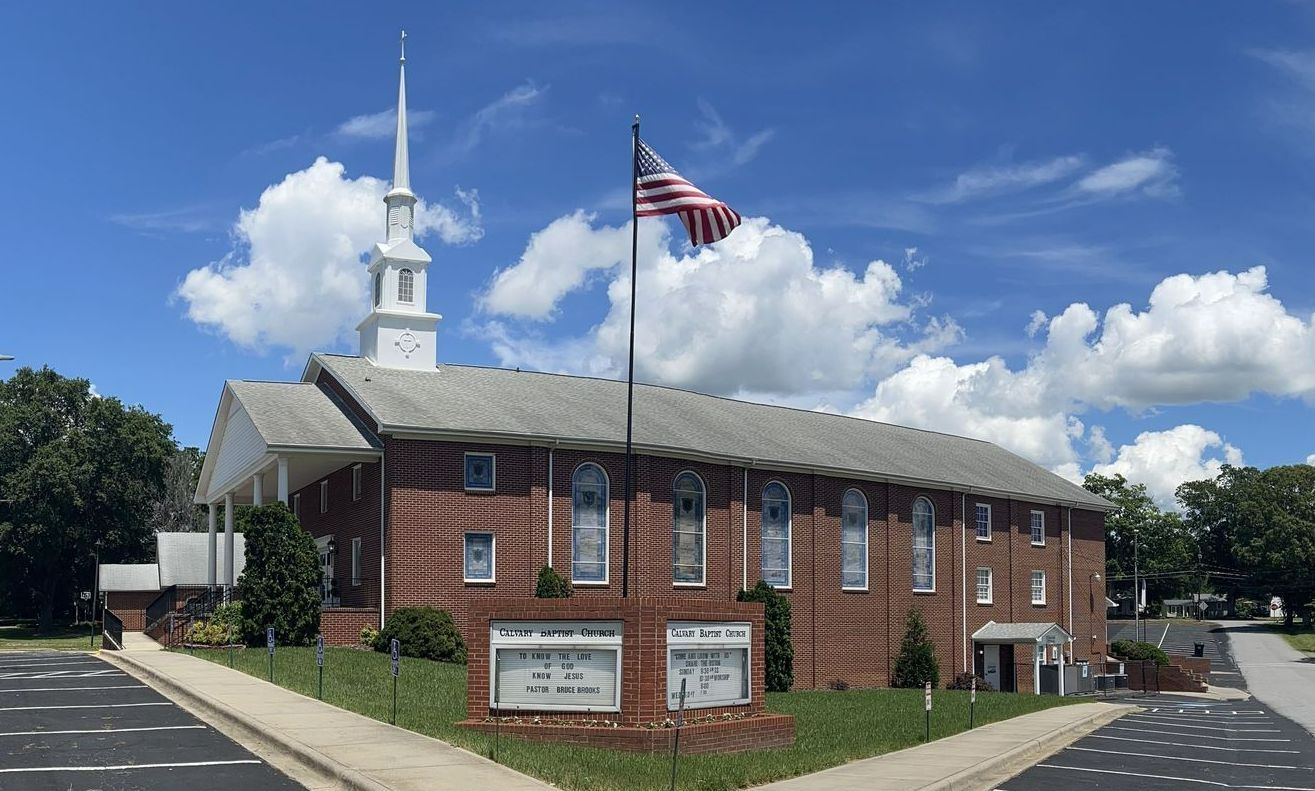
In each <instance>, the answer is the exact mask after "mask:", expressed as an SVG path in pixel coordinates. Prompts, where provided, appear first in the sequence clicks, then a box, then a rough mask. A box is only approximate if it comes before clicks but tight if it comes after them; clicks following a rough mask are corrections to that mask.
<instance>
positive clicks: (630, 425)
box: [621, 113, 639, 598]
mask: <svg viewBox="0 0 1315 791" xmlns="http://www.w3.org/2000/svg"><path fill="white" fill-rule="evenodd" d="M630 133H631V134H630V364H629V365H627V366H626V472H625V498H626V504H625V516H624V517H623V519H622V524H621V596H622V598H629V596H630V490H631V485H632V479H633V477H634V476H633V474H632V468H633V467H634V464H635V462H634V457H633V456H632V455H631V453H630V445H631V439H632V438H633V436H634V423H635V280H636V277H635V275H636V272H637V271H638V268H639V267H638V266H637V262H638V259H639V205H638V204H639V114H638V113H635V122H634V123H633V124H631V126H630Z"/></svg>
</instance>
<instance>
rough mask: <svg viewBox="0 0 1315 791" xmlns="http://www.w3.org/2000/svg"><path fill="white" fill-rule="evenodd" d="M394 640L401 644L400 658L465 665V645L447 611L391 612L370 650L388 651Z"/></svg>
mask: <svg viewBox="0 0 1315 791" xmlns="http://www.w3.org/2000/svg"><path fill="white" fill-rule="evenodd" d="M394 639H396V640H397V641H398V642H399V643H401V649H402V656H413V657H416V658H419V659H433V660H434V661H436V662H455V663H457V664H463V665H464V664H465V663H466V643H465V641H464V640H462V639H461V632H459V631H457V625H456V623H454V622H453V621H452V616H451V615H450V614H449V613H448V611H447V610H436V609H434V608H433V607H402V608H400V609H398V610H395V611H394V612H393V614H392V616H390V617H389V618H388V622H387V623H385V624H384V628H383V631H381V632H379V636H378V637H377V638H375V641H374V650H376V651H385V652H386V651H388V650H390V647H391V645H392V641H393V640H394Z"/></svg>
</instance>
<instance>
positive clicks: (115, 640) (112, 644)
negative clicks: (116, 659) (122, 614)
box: [101, 610, 123, 651]
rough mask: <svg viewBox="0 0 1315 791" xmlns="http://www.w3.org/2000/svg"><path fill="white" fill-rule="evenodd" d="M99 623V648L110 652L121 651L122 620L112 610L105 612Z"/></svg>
mask: <svg viewBox="0 0 1315 791" xmlns="http://www.w3.org/2000/svg"><path fill="white" fill-rule="evenodd" d="M102 618H103V619H104V620H103V621H102V622H101V646H102V647H103V648H108V649H110V650H111V651H122V650H123V620H122V619H120V618H119V616H117V615H115V614H114V612H113V611H112V610H105V611H104V613H103V614H102Z"/></svg>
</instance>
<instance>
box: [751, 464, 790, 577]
mask: <svg viewBox="0 0 1315 791" xmlns="http://www.w3.org/2000/svg"><path fill="white" fill-rule="evenodd" d="M773 484H776V485H777V486H780V487H781V489H782V490H784V491H785V569H784V571H785V584H784V585H775V584H773V583H771V582H767V580H766V575H765V574H763V571H764V568H763V560H764V558H765V555H764V553H763V551H762V542H763V538H764V535H763V512H764V511H766V507H765V506H764V502H765V501H766V499H767V497H766V495H767V488H768V487H770V486H771V485H773ZM778 570H779V569H778ZM758 574H759V576H760V577H761V578H762V579H763V581H764V582H767V584H768V585H771V586H772V587H773V588H775V589H776V590H793V586H794V495H793V494H792V493H791V492H790V487H789V486H786V485H785V482H784V481H778V480H770V481H768V482H767V483H765V484H763V488H762V492H760V493H759V495H758Z"/></svg>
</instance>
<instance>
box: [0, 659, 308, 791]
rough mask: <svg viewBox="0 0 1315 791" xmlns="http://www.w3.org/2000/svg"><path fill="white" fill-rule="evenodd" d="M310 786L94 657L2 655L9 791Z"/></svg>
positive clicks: (3, 750)
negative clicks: (301, 783) (269, 763)
mask: <svg viewBox="0 0 1315 791" xmlns="http://www.w3.org/2000/svg"><path fill="white" fill-rule="evenodd" d="M180 788H185V789H188V791H209V790H210V789H216V790H218V789H223V791H237V790H238V789H242V790H245V789H261V791H265V789H270V790H271V791H285V790H286V791H291V790H292V789H300V788H302V786H300V785H298V784H296V783H294V782H292V781H291V780H289V779H288V778H287V777H286V776H284V775H283V774H281V773H280V772H278V771H277V770H275V769H273V768H272V767H270V766H269V765H267V764H266V763H265V762H263V761H261V760H260V759H259V758H257V757H256V756H254V755H252V754H251V753H249V752H247V751H246V750H244V749H243V748H242V747H239V746H238V745H237V744H235V743H234V742H233V741H232V740H230V739H229V738H227V737H226V736H224V735H223V734H220V733H218V732H216V731H215V730H214V729H213V728H211V727H210V726H208V725H206V724H205V723H203V722H201V721H200V720H198V719H196V718H195V717H193V716H192V715H190V714H188V713H187V712H186V711H184V710H183V709H180V708H179V707H177V706H176V705H174V704H173V703H172V702H170V701H169V699H168V698H165V697H164V696H162V695H160V694H159V693H158V692H156V691H154V690H152V689H150V688H149V687H147V686H145V685H143V684H142V683H141V682H140V681H138V680H137V679H135V678H133V677H132V676H130V675H127V674H126V673H124V672H123V671H121V670H119V669H118V668H117V667H115V666H113V665H111V664H109V663H108V662H105V661H103V660H101V659H98V658H96V657H95V656H94V655H91V654H83V653H71V652H21V653H19V652H0V789H4V791H47V790H49V791H84V790H85V791H92V790H93V789H94V790H95V791H128V790H129V789H180Z"/></svg>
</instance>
